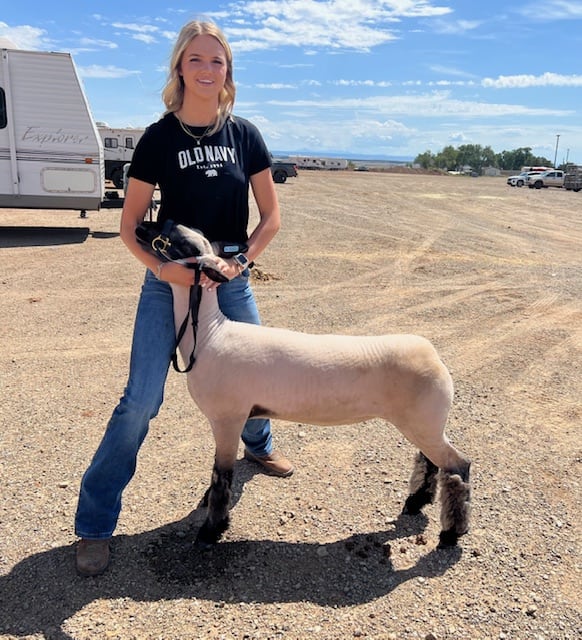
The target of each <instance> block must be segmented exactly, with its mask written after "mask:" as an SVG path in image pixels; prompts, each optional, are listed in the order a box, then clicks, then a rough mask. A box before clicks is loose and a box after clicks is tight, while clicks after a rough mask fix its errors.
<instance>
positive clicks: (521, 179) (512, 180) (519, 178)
mask: <svg viewBox="0 0 582 640" xmlns="http://www.w3.org/2000/svg"><path fill="white" fill-rule="evenodd" d="M540 173H543V172H542V171H522V172H521V173H520V174H518V175H516V176H509V178H507V184H508V185H509V186H510V187H523V185H524V184H526V183H527V179H528V177H529V176H538V175H539V174H540Z"/></svg>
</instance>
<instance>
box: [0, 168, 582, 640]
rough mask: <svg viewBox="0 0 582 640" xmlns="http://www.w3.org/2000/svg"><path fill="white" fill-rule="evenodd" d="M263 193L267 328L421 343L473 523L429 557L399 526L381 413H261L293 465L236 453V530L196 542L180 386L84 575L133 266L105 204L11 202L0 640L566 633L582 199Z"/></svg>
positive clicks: (401, 483)
mask: <svg viewBox="0 0 582 640" xmlns="http://www.w3.org/2000/svg"><path fill="white" fill-rule="evenodd" d="M277 189H278V193H279V194H280V201H281V209H282V213H283V229H282V231H281V233H280V234H279V235H278V237H277V238H276V240H275V241H274V242H273V244H272V245H271V247H270V248H269V250H268V251H267V252H266V253H265V254H264V255H263V256H261V258H260V260H259V264H258V267H257V270H256V281H255V292H256V295H257V299H258V302H259V306H260V309H261V312H262V316H263V322H264V323H265V324H269V325H273V326H274V325H277V326H285V327H290V328H293V329H297V330H304V331H308V332H314V333H323V332H334V333H339V332H341V333H348V334H369V333H393V332H414V333H420V334H422V335H425V336H426V337H428V338H430V339H431V340H432V341H433V342H434V344H435V345H436V346H437V348H438V350H439V351H440V353H441V354H442V357H443V359H444V360H445V362H446V363H447V365H448V366H449V367H450V369H451V372H452V374H453V378H454V380H455V384H456V398H455V404H454V406H453V410H452V413H451V416H450V425H449V435H450V437H451V439H452V440H453V441H454V442H455V444H456V445H457V446H458V447H459V448H461V449H462V450H463V451H465V452H466V453H467V454H468V455H469V456H470V457H471V458H472V459H473V476H472V477H473V487H474V493H473V500H474V506H473V522H472V529H471V532H470V534H469V535H468V536H466V537H465V538H463V539H462V541H461V545H460V548H459V549H458V550H456V551H437V550H435V547H436V543H437V538H438V530H439V525H438V508H437V507H436V506H431V507H429V508H427V509H426V517H424V516H423V517H414V518H413V517H401V518H398V517H397V516H398V514H399V512H400V509H401V508H402V504H403V500H404V498H405V496H406V489H407V480H408V475H409V470H410V465H411V460H412V456H413V449H412V447H411V446H410V445H409V444H407V443H406V442H404V441H403V439H402V438H401V437H400V436H399V434H398V432H396V430H395V429H394V428H393V427H391V426H390V425H387V424H383V423H382V422H380V421H375V420H371V421H368V422H366V423H364V424H358V425H353V426H344V427H334V428H329V427H328V428H324V427H321V428H320V427H313V426H310V425H306V424H301V425H296V424H285V423H281V422H275V424H274V433H275V438H276V442H277V445H278V446H279V447H280V448H281V449H283V450H284V451H285V452H286V453H287V454H288V455H289V456H290V457H291V458H292V459H293V460H294V461H295V462H296V464H297V471H296V473H295V475H294V476H293V477H292V478H290V479H288V480H279V479H273V478H269V477H267V476H264V475H262V474H260V473H257V469H256V468H255V467H254V466H252V465H251V464H249V463H246V462H245V461H242V460H241V461H240V462H239V463H238V465H237V469H236V475H237V478H236V487H235V490H236V499H235V505H234V509H233V523H232V527H231V529H230V531H229V532H228V534H227V535H226V537H225V539H224V542H222V543H221V544H220V545H219V546H218V547H217V548H216V549H215V550H214V551H212V552H211V553H209V554H199V553H196V552H195V551H193V550H192V548H191V543H192V540H193V537H194V535H195V533H196V530H197V527H198V526H199V524H200V522H201V518H202V517H203V514H202V512H201V509H197V506H198V502H199V500H200V498H201V497H202V495H203V492H204V490H205V488H206V486H207V482H208V480H209V475H210V468H211V461H212V456H213V443H212V440H211V436H210V433H209V429H208V427H207V424H206V422H205V420H204V418H203V416H201V414H200V413H199V412H198V411H197V409H196V408H195V407H193V405H192V404H191V402H190V400H189V398H188V397H187V395H186V393H185V382H184V379H183V377H181V376H180V375H179V374H177V373H173V372H172V373H171V375H170V377H169V380H168V384H167V393H166V402H165V404H164V407H163V409H162V411H161V413H160V415H159V416H158V418H157V419H156V420H155V421H154V422H153V423H152V427H151V431H150V434H149V436H148V438H147V440H146V443H145V445H144V447H143V449H142V452H141V456H140V464H139V468H138V472H137V474H136V477H135V479H134V481H133V482H132V483H131V485H130V487H129V489H128V490H127V492H126V494H125V502H124V510H123V512H122V517H121V521H120V524H119V528H118V530H117V536H116V537H115V538H114V544H113V550H114V555H113V561H112V564H111V567H110V569H109V570H108V572H107V573H106V574H105V575H103V576H101V577H99V578H96V579H82V578H79V577H77V576H76V574H75V572H74V569H73V554H74V541H75V538H74V535H73V531H72V522H73V515H74V510H75V506H76V498H77V491H78V486H79V481H80V478H81V475H82V473H83V472H84V470H85V468H86V466H87V464H88V462H89V459H90V457H91V455H92V454H93V452H94V450H95V448H96V446H97V443H98V441H99V439H100V437H101V434H102V432H103V429H104V427H105V424H106V422H107V420H108V418H109V415H110V413H111V410H112V409H113V407H114V405H115V403H116V402H117V399H118V397H119V395H120V394H121V392H122V389H123V385H124V383H125V376H126V372H127V360H128V350H129V345H130V339H131V332H132V323H133V316H134V311H135V305H136V300H137V294H138V289H139V286H140V280H141V278H142V276H143V269H142V267H141V265H139V264H138V263H137V262H136V261H135V260H134V259H133V258H132V257H131V256H130V255H129V253H128V252H127V251H126V250H125V249H124V247H123V246H122V243H121V242H120V240H119V237H118V233H117V232H118V223H119V214H120V212H119V210H104V211H102V212H99V213H90V214H89V217H88V218H86V219H81V218H79V217H78V213H76V212H44V211H41V212H31V211H15V210H3V211H0V291H1V300H2V305H1V309H0V323H1V326H2V333H1V336H0V346H1V349H0V376H1V385H0V394H1V396H0V401H1V410H0V459H1V467H0V468H1V487H2V489H1V492H2V493H1V497H2V501H1V505H0V541H1V542H0V637H1V638H27V639H32V638H34V639H38V638H50V639H56V640H65V639H75V640H89V639H91V640H94V639H96V638H113V639H122V640H129V639H148V640H154V639H163V640H190V639H191V640H194V639H199V638H225V639H230V638H237V639H243V638H246V639H267V638H272V639H278V638H284V639H289V640H292V639H300V638H309V639H312V638H322V639H325V640H334V639H338V640H340V639H342V640H343V639H346V638H368V639H389V638H391V639H398V640H399V639H409V638H421V639H433V640H434V639H436V640H443V639H445V638H450V639H465V638H466V639H476V638H477V639H480V638H483V639H489V638H499V639H503V638H505V639H519V640H530V639H536V640H541V639H545V640H554V639H562V640H565V639H572V640H574V638H579V637H580V635H581V634H582V609H581V605H580V599H579V589H580V584H581V583H582V575H581V566H580V552H581V544H580V543H581V537H582V536H581V530H580V522H581V507H580V505H581V503H582V495H581V490H580V489H581V474H580V470H581V465H580V462H581V460H582V453H581V448H580V442H581V441H580V418H581V397H582V371H581V360H582V358H581V355H582V302H581V300H582V250H581V247H582V221H581V215H580V211H581V210H582V194H575V193H572V192H562V191H560V190H543V191H531V190H527V189H511V188H510V187H507V186H506V185H505V182H504V180H503V179H497V178H479V179H471V178H459V177H456V178H454V177H437V176H406V175H404V176H401V175H390V174H375V173H357V172H354V173H325V174H324V173H312V172H303V173H301V174H300V176H299V178H297V179H295V180H290V181H289V182H288V183H287V184H284V185H277ZM241 453H242V449H241ZM576 594H578V595H576Z"/></svg>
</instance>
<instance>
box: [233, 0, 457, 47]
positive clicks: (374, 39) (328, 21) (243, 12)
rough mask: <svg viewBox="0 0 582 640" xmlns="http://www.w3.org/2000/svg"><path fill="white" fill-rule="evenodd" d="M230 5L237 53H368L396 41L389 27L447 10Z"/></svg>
mask: <svg viewBox="0 0 582 640" xmlns="http://www.w3.org/2000/svg"><path fill="white" fill-rule="evenodd" d="M232 7H233V13H235V14H236V15H235V16H234V17H235V19H234V20H233V24H235V25H236V26H231V27H229V28H227V29H226V33H227V35H228V37H229V39H230V40H231V43H232V46H233V49H235V50H237V51H252V50H256V49H266V48H279V47H281V46H284V45H291V46H296V47H299V48H305V47H315V48H317V49H319V50H321V49H324V48H329V49H332V50H333V49H348V50H357V51H369V50H371V49H372V48H374V47H376V46H378V45H381V44H384V43H386V42H389V41H391V40H395V39H397V37H398V36H397V35H396V34H395V33H394V31H393V28H392V25H394V23H397V22H400V21H401V20H403V19H405V18H419V17H421V18H432V17H435V16H443V15H447V14H449V13H451V12H452V9H450V8H448V7H442V6H433V3H432V2H431V1H430V0H326V1H323V2H317V1H315V0H277V1H275V0H255V1H254V2H247V3H241V4H233V5H232ZM240 16H242V17H244V19H245V20H244V23H243V25H241V26H239V25H238V24H237V22H236V18H237V17H240Z"/></svg>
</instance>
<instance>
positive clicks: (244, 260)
mask: <svg viewBox="0 0 582 640" xmlns="http://www.w3.org/2000/svg"><path fill="white" fill-rule="evenodd" d="M234 259H235V260H236V261H237V262H238V263H239V264H240V266H241V267H246V266H247V265H248V263H249V259H248V258H247V257H246V256H245V255H244V253H239V254H237V255H236V256H234Z"/></svg>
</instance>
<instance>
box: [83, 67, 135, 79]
mask: <svg viewBox="0 0 582 640" xmlns="http://www.w3.org/2000/svg"><path fill="white" fill-rule="evenodd" d="M140 73H141V72H140V71H131V70H129V69H120V68H119V67H114V66H113V65H107V66H101V65H98V64H92V65H89V66H88V67H79V74H80V75H81V77H83V78H107V79H112V78H128V77H129V76H135V75H139V74H140Z"/></svg>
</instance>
